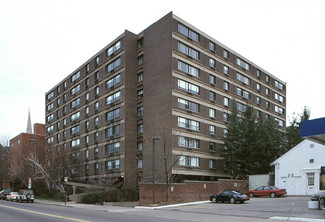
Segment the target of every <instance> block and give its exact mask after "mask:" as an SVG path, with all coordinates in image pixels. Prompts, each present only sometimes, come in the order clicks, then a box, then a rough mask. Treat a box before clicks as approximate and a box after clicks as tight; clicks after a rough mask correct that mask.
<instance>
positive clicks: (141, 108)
mask: <svg viewBox="0 0 325 222" xmlns="http://www.w3.org/2000/svg"><path fill="white" fill-rule="evenodd" d="M137 113H138V116H143V106H140V107H138V108H137Z"/></svg>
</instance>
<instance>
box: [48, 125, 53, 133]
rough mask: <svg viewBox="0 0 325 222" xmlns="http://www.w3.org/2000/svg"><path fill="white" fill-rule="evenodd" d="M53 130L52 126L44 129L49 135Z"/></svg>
mask: <svg viewBox="0 0 325 222" xmlns="http://www.w3.org/2000/svg"><path fill="white" fill-rule="evenodd" d="M53 130H54V126H53V125H51V126H49V127H47V129H46V131H47V133H51V132H53Z"/></svg>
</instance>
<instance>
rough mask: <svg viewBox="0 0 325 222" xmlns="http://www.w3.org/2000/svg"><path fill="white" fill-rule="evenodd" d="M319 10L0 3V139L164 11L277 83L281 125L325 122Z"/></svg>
mask: <svg viewBox="0 0 325 222" xmlns="http://www.w3.org/2000/svg"><path fill="white" fill-rule="evenodd" d="M324 10H325V1H324V0H204V1H193V0H163V1H155V0H137V1H135V0H124V1H122V0H118V1H117V0H115V1H112V0H87V1H86V0H55V1H54V0H52V1H50V0H28V1H26V0H0V140H1V139H2V140H3V139H4V138H5V139H10V138H13V137H15V136H17V135H18V134H20V133H22V132H25V131H26V127H27V118H28V110H29V109H30V113H31V121H32V124H33V123H45V93H46V92H47V91H49V90H50V89H51V88H53V87H54V86H55V85H56V84H57V83H59V82H60V81H61V80H63V79H64V78H65V77H66V76H67V75H69V74H70V73H72V72H73V71H74V70H75V69H76V68H78V67H79V66H80V65H81V64H83V63H84V62H85V61H86V60H88V59H89V58H90V57H92V56H93V55H94V54H96V53H97V52H98V51H100V50H101V49H102V48H104V47H105V46H106V45H107V44H109V43H110V42H111V41H113V40H114V39H115V38H116V37H117V36H119V35H120V34H122V33H123V32H124V31H125V30H129V31H131V32H133V33H135V34H138V33H140V32H141V31H143V30H144V29H145V28H147V27H148V26H150V25H151V24H152V23H154V22H156V21H157V20H159V19H160V18H161V17H163V16H164V15H166V14H168V13H169V12H170V11H173V13H174V14H175V15H176V16H178V17H180V18H182V19H183V20H185V21H187V22H188V23H190V24H192V25H193V26H194V27H196V28H198V29H199V30H201V31H203V32H204V33H206V34H208V35H209V36H211V37H213V38H214V39H216V40H217V41H219V42H221V43H222V44H224V45H226V46H228V47H229V48H231V49H232V50H234V51H236V52H237V53H239V54H240V55H242V56H244V57H245V58H247V59H249V60H250V61H252V62H254V63H255V64H257V65H258V66H260V67H262V68H263V69H264V70H266V71H268V72H269V73H271V74H272V75H274V76H276V77H278V78H279V79H281V80H283V81H285V82H286V84H287V97H286V99H287V111H286V115H287V119H288V120H287V122H289V120H290V119H292V117H293V116H294V113H295V114H296V115H297V114H299V113H302V111H303V108H304V106H307V107H308V108H309V109H310V111H311V118H312V119H315V118H320V117H325V109H324V108H325V103H324V100H323V99H324V97H323V95H324V89H323V87H324V83H325V69H324V68H322V65H323V64H324V61H325V13H324ZM322 101H323V102H322ZM0 142H1V141H0Z"/></svg>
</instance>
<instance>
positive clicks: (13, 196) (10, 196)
mask: <svg viewBox="0 0 325 222" xmlns="http://www.w3.org/2000/svg"><path fill="white" fill-rule="evenodd" d="M18 198H19V194H18V193H17V192H10V193H9V194H8V195H7V200H10V201H13V200H15V201H17V202H18Z"/></svg>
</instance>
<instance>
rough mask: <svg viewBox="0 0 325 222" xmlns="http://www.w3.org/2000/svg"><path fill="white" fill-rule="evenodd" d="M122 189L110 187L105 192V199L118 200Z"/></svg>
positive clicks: (109, 200)
mask: <svg viewBox="0 0 325 222" xmlns="http://www.w3.org/2000/svg"><path fill="white" fill-rule="evenodd" d="M119 194H120V191H119V190H118V189H114V188H113V189H109V190H106V191H105V192H104V193H103V199H104V201H106V202H118V201H119V196H120V195H119Z"/></svg>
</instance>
